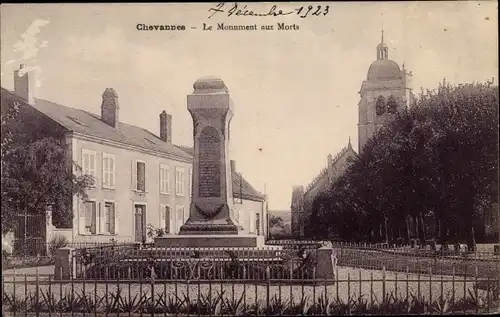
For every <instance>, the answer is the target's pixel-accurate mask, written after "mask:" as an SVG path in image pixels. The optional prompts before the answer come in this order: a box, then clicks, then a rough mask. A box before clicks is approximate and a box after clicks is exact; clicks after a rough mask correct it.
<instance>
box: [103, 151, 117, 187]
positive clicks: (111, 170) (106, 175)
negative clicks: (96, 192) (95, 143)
mask: <svg viewBox="0 0 500 317" xmlns="http://www.w3.org/2000/svg"><path fill="white" fill-rule="evenodd" d="M102 187H103V188H115V156H114V155H111V154H106V153H103V155H102Z"/></svg>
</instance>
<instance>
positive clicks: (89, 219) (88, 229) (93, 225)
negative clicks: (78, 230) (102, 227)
mask: <svg viewBox="0 0 500 317" xmlns="http://www.w3.org/2000/svg"><path fill="white" fill-rule="evenodd" d="M84 206H85V233H91V234H96V233H97V215H96V202H95V201H86V202H85V203H84Z"/></svg>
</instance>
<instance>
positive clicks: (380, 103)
mask: <svg viewBox="0 0 500 317" xmlns="http://www.w3.org/2000/svg"><path fill="white" fill-rule="evenodd" d="M385 111H386V104H385V98H384V96H382V95H380V96H378V98H377V101H376V102H375V112H376V113H377V116H381V115H383V114H384V113H385Z"/></svg>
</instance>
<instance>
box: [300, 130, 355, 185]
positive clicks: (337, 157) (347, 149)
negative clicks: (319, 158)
mask: <svg viewBox="0 0 500 317" xmlns="http://www.w3.org/2000/svg"><path fill="white" fill-rule="evenodd" d="M346 155H357V153H356V151H354V149H353V148H352V145H351V139H350V138H349V143H348V144H347V146H346V147H344V148H343V149H342V150H340V152H338V153H337V154H336V155H335V157H334V158H333V160H332V166H335V165H337V163H338V162H339V161H340V159H341V158H343V157H344V156H346ZM327 175H328V167H326V168H323V169H322V170H321V171H320V172H319V174H318V176H316V177H315V178H314V179H313V181H312V182H311V183H309V185H307V186H306V190H305V194H307V193H308V192H309V191H310V190H311V189H312V188H314V187H315V186H316V184H318V183H319V181H320V180H322V179H323V178H325V177H327Z"/></svg>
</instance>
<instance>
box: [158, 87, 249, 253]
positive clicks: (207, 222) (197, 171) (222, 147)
mask: <svg viewBox="0 0 500 317" xmlns="http://www.w3.org/2000/svg"><path fill="white" fill-rule="evenodd" d="M193 88H194V91H193V93H192V94H190V95H188V96H187V108H188V110H189V112H190V113H191V116H192V118H193V137H194V158H193V160H194V162H193V179H192V182H191V184H192V185H191V186H192V200H191V206H190V211H189V219H188V220H187V221H186V223H185V224H184V225H183V226H181V228H180V232H179V235H178V236H168V237H164V238H158V239H155V244H156V245H158V246H176V247H256V246H257V237H256V236H253V235H243V234H241V231H240V230H239V229H240V226H239V224H238V221H237V220H236V218H235V217H234V208H233V189H232V183H233V182H232V179H231V177H232V173H231V166H230V160H229V138H230V132H229V130H230V122H231V119H232V118H233V114H234V112H233V103H232V101H231V98H230V96H229V91H228V89H227V87H226V85H225V84H224V82H223V81H222V80H221V79H218V78H212V77H207V78H201V79H199V80H197V81H196V82H195V83H194V85H193Z"/></svg>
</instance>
